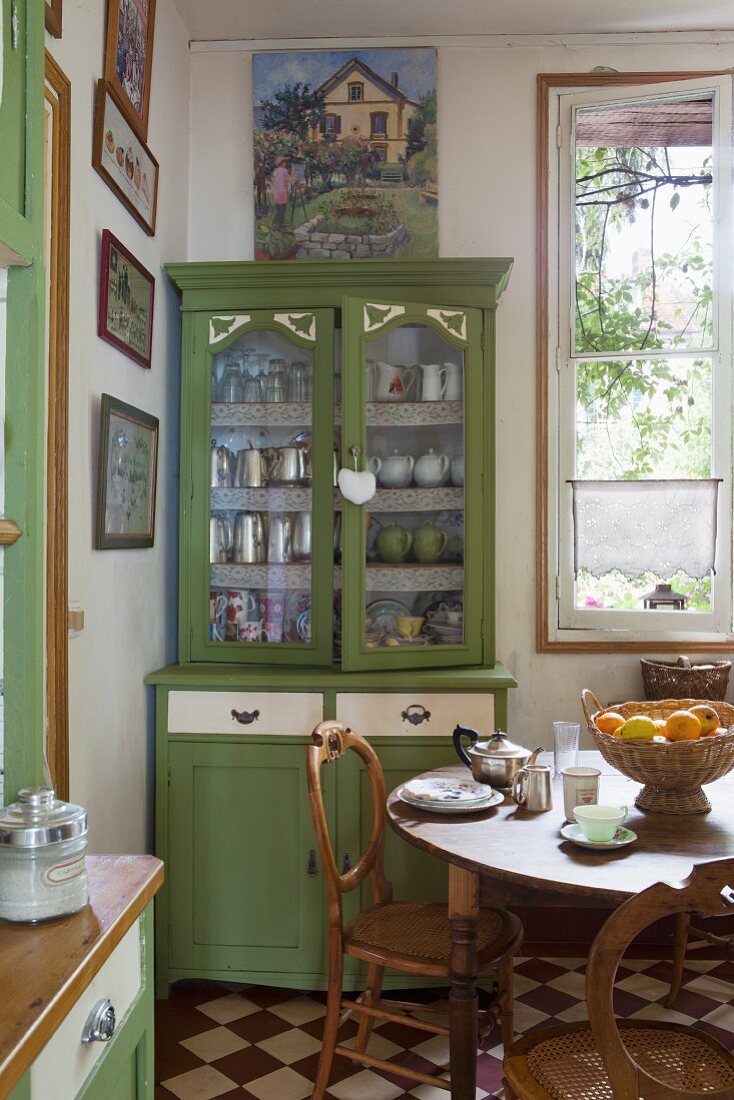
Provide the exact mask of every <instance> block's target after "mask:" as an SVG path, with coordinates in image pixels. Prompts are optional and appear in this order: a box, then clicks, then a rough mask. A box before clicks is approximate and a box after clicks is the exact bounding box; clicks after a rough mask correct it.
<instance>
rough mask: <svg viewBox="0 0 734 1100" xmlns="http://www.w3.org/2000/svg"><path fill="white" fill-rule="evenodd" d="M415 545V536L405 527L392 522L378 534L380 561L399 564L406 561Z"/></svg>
mask: <svg viewBox="0 0 734 1100" xmlns="http://www.w3.org/2000/svg"><path fill="white" fill-rule="evenodd" d="M412 545H413V536H412V535H411V533H410V531H406V529H405V527H401V526H400V525H399V524H398V523H391V524H389V525H388V526H387V527H383V528H382V530H381V531H380V533H379V535H378V536H377V553H378V555H379V558H380V561H386V562H391V563H392V564H394V565H398V564H399V563H400V562H403V561H405V559H406V558H407V556H408V554H409V553H410V548H411V546H412Z"/></svg>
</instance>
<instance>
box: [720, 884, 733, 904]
mask: <svg viewBox="0 0 734 1100" xmlns="http://www.w3.org/2000/svg"><path fill="white" fill-rule="evenodd" d="M721 900H722V901H723V903H724V905H734V890H732V888H731V886H725V887H724V889H723V890H722V891H721Z"/></svg>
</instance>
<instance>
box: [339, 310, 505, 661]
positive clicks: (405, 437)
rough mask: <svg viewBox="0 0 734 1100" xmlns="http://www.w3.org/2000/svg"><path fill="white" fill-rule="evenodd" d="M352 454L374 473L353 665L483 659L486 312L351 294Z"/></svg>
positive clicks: (358, 465)
mask: <svg viewBox="0 0 734 1100" xmlns="http://www.w3.org/2000/svg"><path fill="white" fill-rule="evenodd" d="M343 318H344V351H343V359H344V388H345V397H344V431H343V440H342V465H343V466H349V467H350V468H352V469H355V470H357V471H362V470H368V471H371V472H372V473H374V475H375V477H376V481H377V490H376V493H375V495H374V497H373V498H372V499H371V500H369V501H368V502H367V503H366V504H364V505H355V504H352V503H348V502H343V503H342V508H343V512H344V522H345V554H344V566H343V568H344V590H345V599H344V608H345V610H344V616H345V630H344V640H343V649H344V665H345V667H347V668H369V667H375V668H386V667H420V666H423V665H444V666H445V665H451V664H471V663H479V662H480V661H481V651H482V642H481V629H482V615H483V606H484V597H483V593H484V577H483V573H484V568H483V566H484V565H486V563H483V554H482V544H483V532H482V526H483V524H482V514H483V508H482V473H483V462H484V454H485V450H484V447H483V441H482V425H483V404H484V400H483V377H482V373H483V372H482V349H481V322H482V316H481V312H480V311H479V310H470V309H457V308H455V307H451V308H441V307H438V306H424V305H416V304H412V303H411V304H398V303H394V302H392V303H391V302H384V301H379V300H376V301H366V300H357V299H345V301H344V305H343Z"/></svg>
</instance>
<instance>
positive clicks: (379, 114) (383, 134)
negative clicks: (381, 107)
mask: <svg viewBox="0 0 734 1100" xmlns="http://www.w3.org/2000/svg"><path fill="white" fill-rule="evenodd" d="M376 118H383V119H384V120H385V129H384V130H376V129H375V119H376ZM387 120H388V113H387V111H370V137H372V138H385V140H387Z"/></svg>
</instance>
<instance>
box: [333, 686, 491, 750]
mask: <svg viewBox="0 0 734 1100" xmlns="http://www.w3.org/2000/svg"><path fill="white" fill-rule="evenodd" d="M336 717H337V720H338V721H339V722H344V724H345V725H347V726H351V727H352V729H354V730H355V731H356V732H357V733H361V734H363V735H364V736H365V737H367V738H368V739H371V738H374V737H397V736H406V735H410V734H411V733H415V734H420V735H421V736H422V737H426V736H427V737H450V736H451V734H452V733H453V731H454V727H455V726H456V725H457V723H458V724H459V725H462V726H469V727H470V728H471V729H475V730H477V732H478V733H479V734H481V736H482V737H491V736H492V734H493V733H494V696H493V695H491V694H486V695H480V694H476V693H472V694H461V693H458V692H457V693H456V694H455V695H453V694H448V693H442V694H440V695H434V694H430V693H423V692H418V691H416V692H412V693H411V694H410V695H405V694H397V693H393V692H354V693H349V694H347V693H345V694H343V695H341V694H340V695H337V697H336Z"/></svg>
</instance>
